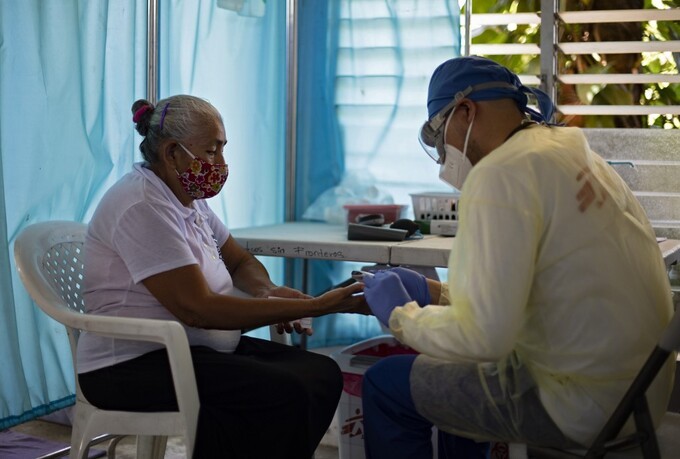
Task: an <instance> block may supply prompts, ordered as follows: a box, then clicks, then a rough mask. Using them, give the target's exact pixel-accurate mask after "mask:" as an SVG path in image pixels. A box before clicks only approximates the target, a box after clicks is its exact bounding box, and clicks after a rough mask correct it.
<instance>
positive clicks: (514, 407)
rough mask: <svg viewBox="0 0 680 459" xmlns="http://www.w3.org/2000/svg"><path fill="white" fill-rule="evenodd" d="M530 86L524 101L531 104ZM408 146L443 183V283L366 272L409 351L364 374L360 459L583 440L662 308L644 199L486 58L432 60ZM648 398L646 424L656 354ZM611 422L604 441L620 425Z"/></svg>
mask: <svg viewBox="0 0 680 459" xmlns="http://www.w3.org/2000/svg"><path fill="white" fill-rule="evenodd" d="M529 97H531V99H532V100H533V102H532V105H534V106H536V107H537V109H533V108H531V107H530V106H529V105H528V103H529ZM427 110H428V116H429V119H428V120H427V122H426V123H425V124H424V125H423V127H422V129H421V131H420V139H421V143H422V144H423V146H424V147H425V150H426V151H427V152H428V154H429V155H430V156H431V157H432V159H434V161H436V162H437V163H438V164H439V168H440V172H439V175H440V178H441V179H442V180H444V181H445V182H447V183H449V184H450V185H452V186H453V187H455V188H457V189H459V190H460V192H461V194H460V200H459V202H458V205H459V208H458V211H459V214H458V217H459V226H458V232H457V235H456V237H455V239H453V242H452V249H451V254H450V258H449V263H448V280H447V282H445V283H439V282H436V281H432V280H428V279H425V277H423V276H422V275H420V274H418V273H415V272H413V271H410V270H408V269H404V268H399V267H397V268H392V269H389V270H385V271H381V272H378V273H377V274H376V275H375V276H374V277H372V278H367V279H366V280H365V296H366V300H367V301H368V303H369V306H370V308H371V310H372V311H373V313H374V314H375V315H376V316H377V317H378V319H379V320H380V321H381V322H382V323H383V324H385V325H388V326H389V328H390V330H391V332H392V333H393V334H394V336H395V337H396V338H397V339H398V340H399V341H400V342H402V343H404V344H406V345H408V346H411V347H413V348H414V349H416V350H417V351H419V352H420V354H419V355H418V356H393V357H388V358H385V359H382V360H381V361H380V362H378V363H377V364H375V365H374V366H373V367H371V368H370V369H369V370H368V371H367V372H366V374H365V375H364V379H363V394H362V400H363V409H364V423H365V432H364V435H365V448H366V455H367V457H368V458H369V459H376V458H391V459H398V458H407V457H408V458H421V457H422V458H426V457H427V458H429V457H432V446H431V436H432V432H431V428H432V426H433V425H434V426H436V427H437V428H438V429H439V431H440V435H439V437H440V441H439V452H440V455H439V457H440V458H442V457H446V458H450V457H456V458H457V457H461V458H466V459H468V458H475V457H484V455H485V454H486V450H487V448H488V444H487V443H486V442H488V441H491V440H493V441H503V442H523V443H531V444H535V445H544V446H552V447H560V448H570V447H587V446H589V445H590V444H591V442H592V441H593V440H594V438H595V436H596V434H597V433H598V432H599V430H600V429H601V428H602V426H603V425H604V424H605V422H606V421H607V419H608V418H609V416H610V415H611V414H612V411H613V410H614V408H615V406H616V405H617V404H618V402H619V401H620V399H621V397H622V396H623V394H624V392H625V391H626V390H627V388H628V387H629V386H630V384H631V382H632V380H633V378H634V377H635V375H636V374H637V372H638V371H639V370H640V368H641V367H642V364H643V362H644V361H645V359H646V357H647V356H648V354H649V352H650V351H651V349H652V348H653V347H654V345H655V343H656V341H657V339H658V338H659V336H660V334H661V332H662V330H663V329H664V327H665V326H666V325H667V323H668V322H669V320H670V317H671V312H672V307H671V298H670V295H669V294H668V292H669V291H670V286H669V282H668V278H667V276H666V271H665V265H664V261H663V257H662V255H661V252H660V250H659V247H658V244H657V242H656V238H655V233H654V230H653V229H652V227H651V225H650V223H649V221H648V219H647V216H646V215H645V212H644V210H643V209H642V207H641V206H640V203H639V202H638V201H637V199H636V198H635V196H633V193H632V192H631V190H630V189H629V188H628V187H627V186H626V184H625V183H624V182H623V180H622V179H621V177H620V176H619V175H618V174H617V173H616V172H615V171H614V169H613V168H612V167H611V166H610V165H609V164H608V163H607V162H606V161H605V160H603V159H602V158H601V157H600V156H598V155H597V154H596V153H595V152H594V151H593V150H592V149H591V148H590V146H589V145H588V141H587V140H586V138H585V136H584V134H583V132H582V131H581V130H580V129H578V128H572V127H563V126H556V125H554V124H551V121H552V115H553V111H554V106H553V104H552V103H551V102H550V100H549V98H548V97H547V95H546V94H545V93H543V92H541V91H540V90H537V89H530V88H527V87H526V86H524V85H522V83H521V82H520V80H519V78H518V77H517V75H515V74H514V73H512V72H511V71H509V70H508V69H507V68H505V67H503V66H501V65H499V64H497V63H495V62H494V61H492V60H489V59H486V58H482V57H476V56H471V57H461V58H455V59H451V60H447V61H446V62H444V63H442V64H441V65H440V66H439V67H438V68H437V69H436V70H435V71H434V73H433V75H432V78H431V80H430V85H429V92H428V99H427ZM674 360H675V356H673V357H672V359H669V360H668V362H667V363H666V365H665V367H664V368H663V369H662V370H661V372H660V374H659V375H658V377H657V378H656V379H655V381H654V382H653V384H652V386H651V387H650V389H649V391H648V392H647V400H648V402H649V406H650V410H651V413H652V417H653V422H654V423H655V425H658V422H659V420H660V418H661V416H662V414H663V413H664V412H665V411H666V407H667V404H668V400H669V397H670V393H671V388H672V382H673V361H674ZM631 427H632V423H629V424H627V426H626V427H625V428H624V429H623V431H622V432H621V434H622V435H623V434H627V433H630V432H631Z"/></svg>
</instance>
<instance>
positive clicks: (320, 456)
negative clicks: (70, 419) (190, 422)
mask: <svg viewBox="0 0 680 459" xmlns="http://www.w3.org/2000/svg"><path fill="white" fill-rule="evenodd" d="M11 430H14V431H16V432H21V433H24V434H27V435H31V436H34V437H39V438H44V439H47V440H52V441H58V442H61V443H65V444H68V443H69V442H70V436H71V428H70V427H69V426H66V425H63V424H57V423H54V422H48V421H42V420H35V421H29V422H26V423H24V424H20V425H18V426H15V427H12V429H11ZM105 445H106V443H105V444H102V445H99V446H98V447H99V448H101V449H106V447H105ZM183 457H184V445H183V443H182V440H181V438H177V437H170V438H169V439H168V445H167V447H166V451H165V458H166V459H179V458H183ZM134 458H135V443H134V437H126V438H124V439H123V440H121V442H120V443H119V444H118V446H117V448H116V459H134ZM338 458H339V455H338V448H336V447H334V446H330V445H323V444H322V445H320V446H319V448H318V449H317V451H316V453H315V454H314V459H338Z"/></svg>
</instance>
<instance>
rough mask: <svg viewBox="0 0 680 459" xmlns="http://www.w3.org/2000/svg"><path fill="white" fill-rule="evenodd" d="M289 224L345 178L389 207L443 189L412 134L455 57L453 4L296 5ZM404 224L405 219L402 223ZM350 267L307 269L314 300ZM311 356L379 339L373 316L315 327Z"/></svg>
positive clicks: (347, 1)
mask: <svg viewBox="0 0 680 459" xmlns="http://www.w3.org/2000/svg"><path fill="white" fill-rule="evenodd" d="M299 7H300V18H299V32H298V34H299V55H298V58H299V66H298V75H299V77H298V78H299V81H298V108H297V112H298V117H297V139H298V145H297V164H298V167H297V171H296V177H297V180H296V186H297V193H298V194H297V196H296V199H297V201H296V216H297V218H298V219H300V218H301V217H302V215H303V214H304V212H305V210H306V209H307V208H308V207H309V206H310V205H312V203H314V200H315V199H316V198H317V197H318V196H319V195H320V194H321V193H323V192H324V191H326V190H328V189H329V188H332V187H335V186H337V185H338V184H339V183H340V182H341V180H343V178H345V177H346V174H348V173H352V174H354V175H353V177H365V178H366V180H370V182H366V183H361V184H362V185H367V186H372V187H377V188H378V189H379V190H380V191H381V193H382V194H385V195H389V196H391V197H393V199H394V202H396V203H399V204H406V205H407V206H408V205H409V204H410V202H409V201H410V197H409V193H414V192H420V191H424V190H423V188H424V189H425V190H428V191H445V190H448V188H446V187H445V186H444V185H443V184H442V183H440V182H439V180H438V179H437V170H436V165H435V164H434V163H433V162H431V161H429V162H428V160H427V159H426V156H425V154H424V153H423V151H422V149H421V148H420V145H419V144H418V141H417V130H418V128H419V127H420V125H421V124H422V122H423V121H424V120H425V118H426V117H427V110H426V108H425V105H426V100H427V85H428V82H429V78H430V75H431V74H432V72H433V71H434V69H435V68H436V66H437V65H438V64H440V63H441V62H443V61H444V60H445V59H447V58H450V57H454V56H458V55H460V23H459V7H458V4H457V1H455V0H436V1H435V0H428V1H417V0H416V1H414V0H361V1H354V0H329V1H327V2H318V1H314V0H300V3H299ZM405 216H407V215H405ZM360 266H362V265H360V264H357V263H342V262H321V261H315V262H309V264H308V267H309V269H308V274H307V278H306V281H307V282H306V284H302V282H301V281H300V279H301V276H302V274H301V271H302V270H301V262H297V263H296V265H295V267H296V274H297V278H298V283H299V284H300V285H306V287H307V289H308V291H309V292H310V293H313V294H318V293H321V292H323V291H324V290H326V289H328V288H331V287H332V286H334V285H337V284H339V283H341V282H343V281H345V280H347V279H348V278H349V273H350V271H351V270H352V269H357V268H359V267H360ZM314 328H315V334H314V336H313V337H311V338H310V339H309V340H308V346H309V347H310V348H314V347H319V346H334V345H343V344H350V343H353V342H356V341H359V340H362V339H365V338H369V337H372V336H375V335H377V334H380V333H382V331H381V329H380V327H379V325H378V322H377V320H376V319H375V318H374V317H364V316H358V315H348V314H337V315H333V316H327V317H322V318H318V319H315V321H314Z"/></svg>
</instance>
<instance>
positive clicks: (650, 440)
mask: <svg viewBox="0 0 680 459" xmlns="http://www.w3.org/2000/svg"><path fill="white" fill-rule="evenodd" d="M633 417H634V418H635V427H636V429H637V431H638V435H640V437H641V440H640V449H641V450H642V456H643V457H644V458H645V459H660V457H661V453H660V452H659V443H658V442H657V440H656V431H655V429H654V424H653V423H652V417H651V415H650V414H649V407H648V405H647V397H645V396H644V395H643V396H642V397H638V398H636V399H635V402H634V404H633Z"/></svg>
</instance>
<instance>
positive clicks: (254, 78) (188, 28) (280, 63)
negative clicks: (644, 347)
mask: <svg viewBox="0 0 680 459" xmlns="http://www.w3.org/2000/svg"><path fill="white" fill-rule="evenodd" d="M229 4H236V5H240V2H227V1H205V0H174V1H170V2H163V4H162V6H161V9H160V16H161V17H160V31H161V39H160V42H161V53H160V59H159V60H160V75H159V77H160V82H159V88H160V93H161V94H160V97H159V99H160V98H163V97H167V96H170V95H173V94H192V95H195V96H198V97H202V98H205V99H207V100H209V101H210V102H211V103H212V104H213V105H215V107H217V109H218V110H219V111H220V113H221V114H222V117H223V119H224V125H225V131H226V135H227V141H228V144H227V146H226V148H225V158H226V161H227V163H228V164H229V180H228V181H227V183H226V185H225V187H224V189H223V190H222V192H221V193H220V194H219V195H218V196H217V197H215V198H214V199H211V200H209V203H210V206H211V207H212V209H213V210H214V211H215V212H216V213H217V215H219V216H220V218H222V220H223V221H224V222H225V224H227V226H228V227H229V228H242V227H249V226H259V225H268V224H274V223H281V222H283V220H284V206H285V192H284V190H285V185H284V182H285V144H286V141H285V129H286V124H285V121H286V120H285V116H286V106H285V104H286V88H287V86H286V78H285V74H286V71H285V69H286V47H285V44H286V9H285V7H286V4H285V2H281V1H274V2H263V1H262V0H246V1H245V2H244V5H243V7H242V8H241V9H239V10H232V9H228V8H224V7H222V6H224V5H226V6H229ZM139 140H141V139H139ZM261 261H262V262H263V263H264V264H265V266H266V267H267V269H268V270H269V273H270V275H271V277H272V279H273V280H274V281H275V282H278V283H281V282H283V260H281V259H276V258H272V257H262V258H261ZM249 334H250V335H253V336H260V337H267V338H268V337H269V331H268V328H266V327H265V328H262V329H259V330H256V331H253V332H250V333H249Z"/></svg>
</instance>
